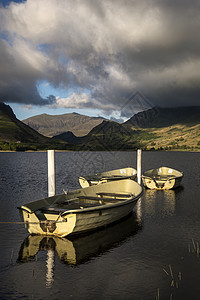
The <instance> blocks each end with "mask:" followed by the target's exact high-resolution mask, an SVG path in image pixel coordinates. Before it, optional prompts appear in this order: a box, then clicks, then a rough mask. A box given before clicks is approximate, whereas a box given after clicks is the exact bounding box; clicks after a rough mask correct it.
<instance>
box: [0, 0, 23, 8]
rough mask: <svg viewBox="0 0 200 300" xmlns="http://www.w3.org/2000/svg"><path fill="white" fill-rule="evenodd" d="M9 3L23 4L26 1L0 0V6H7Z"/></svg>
mask: <svg viewBox="0 0 200 300" xmlns="http://www.w3.org/2000/svg"><path fill="white" fill-rule="evenodd" d="M11 2H15V3H23V2H26V0H0V6H3V7H6V6H9V5H10V3H11Z"/></svg>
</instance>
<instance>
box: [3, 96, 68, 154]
mask: <svg viewBox="0 0 200 300" xmlns="http://www.w3.org/2000/svg"><path fill="white" fill-rule="evenodd" d="M10 144H12V147H11V148H12V149H11V148H10V146H9V145H10ZM65 146H66V143H64V142H63V141H55V140H53V139H51V138H48V137H45V136H43V135H41V134H40V133H38V132H37V131H35V130H34V129H32V128H30V127H29V126H28V125H26V124H24V123H23V122H21V121H20V120H18V119H17V118H16V116H15V114H14V113H13V111H12V109H11V107H10V106H9V105H6V104H4V103H2V102H0V149H5V150H8V149H10V150H16V149H18V150H19V149H20V150H26V149H32V150H37V149H38V147H39V148H40V149H43V148H49V147H50V148H52V149H53V148H57V147H59V148H60V147H61V149H62V148H63V147H64V148H65Z"/></svg>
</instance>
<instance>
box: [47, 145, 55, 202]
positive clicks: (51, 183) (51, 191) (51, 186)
mask: <svg viewBox="0 0 200 300" xmlns="http://www.w3.org/2000/svg"><path fill="white" fill-rule="evenodd" d="M47 152H48V197H51V196H55V194H56V180H55V160H54V152H55V150H48V151H47Z"/></svg>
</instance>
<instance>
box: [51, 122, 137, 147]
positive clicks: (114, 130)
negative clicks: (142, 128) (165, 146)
mask: <svg viewBox="0 0 200 300" xmlns="http://www.w3.org/2000/svg"><path fill="white" fill-rule="evenodd" d="M54 138H59V139H62V140H63V141H66V142H68V143H73V144H74V145H79V147H80V149H82V150H107V151H109V150H115V151H116V150H127V149H136V148H137V147H139V144H138V142H137V141H135V140H134V132H133V130H132V129H129V128H125V127H124V126H122V125H121V124H119V123H117V122H114V121H106V120H104V121H103V122H102V123H101V124H99V125H97V126H95V127H94V128H93V129H92V130H91V131H90V132H89V133H88V134H87V135H85V136H83V137H76V136H75V135H74V134H73V133H72V132H69V131H68V132H66V133H62V134H60V135H57V136H54Z"/></svg>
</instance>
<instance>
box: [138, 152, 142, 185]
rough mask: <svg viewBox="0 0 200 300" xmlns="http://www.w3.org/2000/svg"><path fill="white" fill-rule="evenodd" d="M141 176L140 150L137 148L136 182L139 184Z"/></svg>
mask: <svg viewBox="0 0 200 300" xmlns="http://www.w3.org/2000/svg"><path fill="white" fill-rule="evenodd" d="M141 176H142V150H141V149H138V150H137V182H138V184H141Z"/></svg>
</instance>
